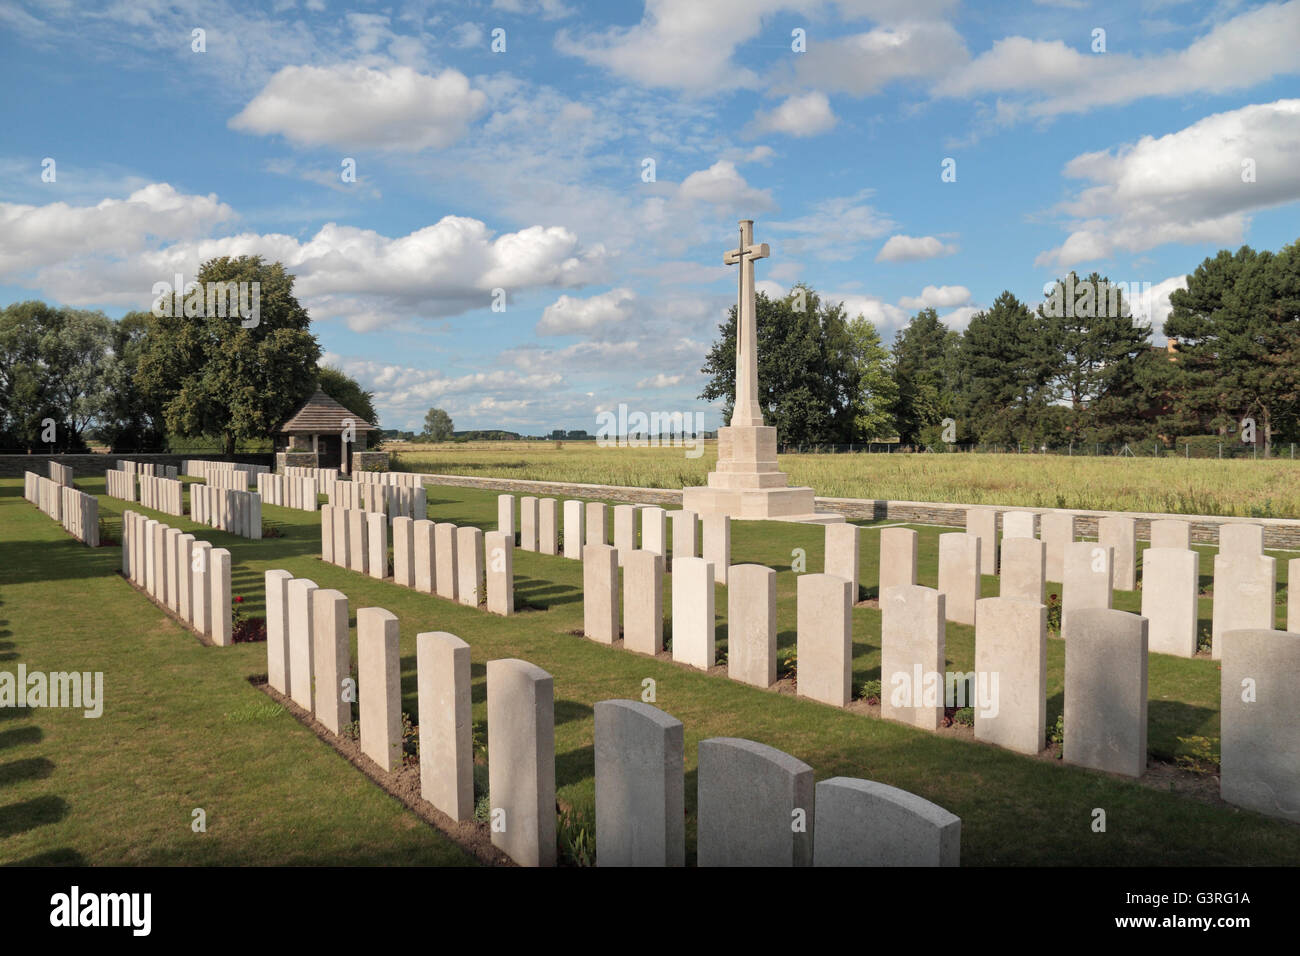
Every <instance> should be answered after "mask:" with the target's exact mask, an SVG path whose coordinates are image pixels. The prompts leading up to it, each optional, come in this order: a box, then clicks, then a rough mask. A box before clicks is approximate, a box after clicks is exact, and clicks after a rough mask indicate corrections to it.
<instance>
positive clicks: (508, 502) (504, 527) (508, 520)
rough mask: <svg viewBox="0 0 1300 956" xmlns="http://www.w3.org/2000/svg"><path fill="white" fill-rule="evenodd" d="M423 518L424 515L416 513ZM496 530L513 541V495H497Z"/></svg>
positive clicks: (512, 542)
mask: <svg viewBox="0 0 1300 956" xmlns="http://www.w3.org/2000/svg"><path fill="white" fill-rule="evenodd" d="M416 517H417V518H423V517H424V515H417V516H416ZM497 530H498V531H500V532H501V533H502V534H507V535H509V536H510V543H511V544H512V545H513V544H514V541H515V496H514V495H497Z"/></svg>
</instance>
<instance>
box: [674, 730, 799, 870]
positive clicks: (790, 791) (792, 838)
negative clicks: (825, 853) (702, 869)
mask: <svg viewBox="0 0 1300 956" xmlns="http://www.w3.org/2000/svg"><path fill="white" fill-rule="evenodd" d="M697 779H698V793H697V798H696V814H697V820H698V822H697V825H696V862H697V865H698V866H783V867H784V866H811V865H812V861H813V830H814V828H813V823H814V818H813V769H812V767H810V766H808V765H807V764H806V763H804V762H803V761H802V760H796V759H795V758H794V757H791V756H790V755H789V754H787V753H783V752H781V751H780V750H776V749H775V748H773V747H768V746H767V745H766V744H760V743H755V742H754V741H752V740H740V739H737V738H735V737H713V738H711V739H709V740H701V741H700V749H699V766H698V770H697ZM796 820H802V821H803V824H804V825H803V827H802V828H798V827H796V826H795V825H794V824H795V821H796Z"/></svg>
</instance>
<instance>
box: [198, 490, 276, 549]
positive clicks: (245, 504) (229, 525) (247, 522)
mask: <svg viewBox="0 0 1300 956" xmlns="http://www.w3.org/2000/svg"><path fill="white" fill-rule="evenodd" d="M190 520H191V521H194V522H195V523H196V524H206V525H208V526H209V527H213V528H219V529H221V530H222V531H228V532H230V533H231V534H237V535H239V536H240V537H243V538H252V539H253V540H254V541H260V540H261V538H262V496H261V495H259V494H257V492H255V491H236V490H234V489H232V488H213V487H211V486H209V485H200V484H193V485H190Z"/></svg>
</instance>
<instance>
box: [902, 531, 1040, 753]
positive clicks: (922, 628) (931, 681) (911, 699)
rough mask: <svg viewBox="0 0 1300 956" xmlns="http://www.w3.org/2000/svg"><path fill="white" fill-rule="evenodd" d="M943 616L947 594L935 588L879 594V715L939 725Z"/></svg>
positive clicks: (943, 690)
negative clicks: (945, 595)
mask: <svg viewBox="0 0 1300 956" xmlns="http://www.w3.org/2000/svg"><path fill="white" fill-rule="evenodd" d="M1012 540H1015V539H1012ZM944 620H945V619H944V595H943V594H942V593H941V592H939V591H937V590H935V589H934V588H923V587H918V586H917V585H915V584H909V585H901V586H896V587H891V588H888V589H886V590H885V591H884V592H883V593H882V594H881V596H880V716H881V717H885V718H887V719H889V720H897V721H901V722H902V723H905V724H911V725H912V726H913V727H920V728H922V729H923V730H938V729H939V724H940V723H941V722H942V721H943V709H944V704H945V702H946V701H945V693H946V690H947V688H946V686H945V681H944V673H945V672H944V660H945V658H944V650H945V638H946V631H945V629H946V624H945V623H944Z"/></svg>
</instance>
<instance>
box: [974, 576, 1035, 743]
mask: <svg viewBox="0 0 1300 956" xmlns="http://www.w3.org/2000/svg"><path fill="white" fill-rule="evenodd" d="M975 614H976V619H975V673H976V700H975V704H974V707H975V739H976V740H983V741H986V742H987V743H991V744H997V745H998V746H999V747H1006V748H1007V749H1009V750H1015V751H1019V752H1020V753H1026V754H1036V753H1038V752H1039V751H1040V750H1042V749H1043V745H1044V743H1045V741H1046V737H1047V608H1046V607H1045V606H1044V605H1042V604H1034V603H1032V602H1030V601H1017V600H1016V599H1015V598H1003V597H996V598H982V599H981V600H980V602H979V604H978V605H977V607H976V611H975ZM981 681H982V682H983V686H981Z"/></svg>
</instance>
